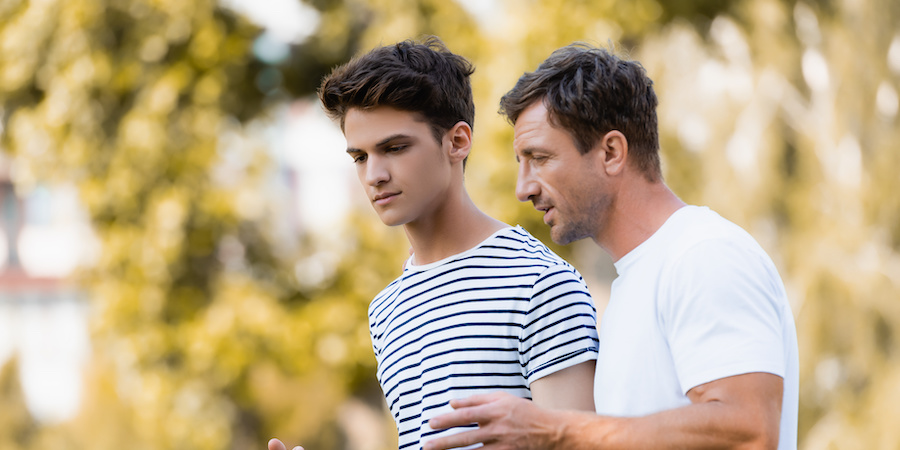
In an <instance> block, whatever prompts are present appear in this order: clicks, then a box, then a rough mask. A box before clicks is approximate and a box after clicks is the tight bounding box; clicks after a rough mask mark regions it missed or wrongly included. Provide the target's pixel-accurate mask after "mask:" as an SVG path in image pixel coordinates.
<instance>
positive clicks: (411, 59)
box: [319, 36, 475, 142]
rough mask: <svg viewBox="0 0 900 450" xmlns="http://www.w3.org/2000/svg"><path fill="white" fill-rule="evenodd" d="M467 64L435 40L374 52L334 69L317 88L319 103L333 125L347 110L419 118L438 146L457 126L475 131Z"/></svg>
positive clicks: (342, 123)
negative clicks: (389, 110)
mask: <svg viewBox="0 0 900 450" xmlns="http://www.w3.org/2000/svg"><path fill="white" fill-rule="evenodd" d="M474 71H475V68H474V67H473V66H472V64H471V63H469V61H467V60H466V59H465V58H463V57H462V56H459V55H456V54H453V53H451V52H450V50H448V49H447V47H446V46H445V45H444V43H443V42H441V40H440V39H438V38H437V37H434V36H429V37H427V38H426V39H425V40H424V41H422V42H421V43H417V42H414V41H411V40H406V41H403V42H400V43H398V44H395V45H389V46H384V47H378V48H375V49H373V50H372V51H370V52H368V53H365V54H363V55H361V56H357V57H355V58H353V59H352V60H350V62H348V63H346V64H344V65H342V66H339V67H337V68H335V69H334V70H333V71H332V72H331V74H330V75H328V76H327V77H325V79H324V80H323V81H322V85H321V86H320V87H319V99H320V100H321V101H322V105H324V107H325V111H326V112H327V113H328V115H329V116H330V117H331V118H332V119H334V120H340V124H341V129H342V130H343V129H344V119H345V118H346V116H347V111H348V110H349V109H350V108H361V109H371V108H375V107H378V106H390V107H393V108H396V109H399V110H401V111H409V112H412V113H418V114H421V115H422V117H423V119H424V120H425V121H426V122H427V123H428V125H429V126H430V127H431V132H432V134H434V137H435V139H436V140H437V141H438V142H440V141H441V138H442V137H443V135H444V133H446V132H447V130H449V129H450V128H452V127H453V126H454V125H456V124H457V123H458V122H459V121H465V122H466V123H467V124H469V126H470V127H472V128H474V126H475V102H474V101H473V100H472V85H471V83H470V82H469V76H470V75H472V73H473V72H474Z"/></svg>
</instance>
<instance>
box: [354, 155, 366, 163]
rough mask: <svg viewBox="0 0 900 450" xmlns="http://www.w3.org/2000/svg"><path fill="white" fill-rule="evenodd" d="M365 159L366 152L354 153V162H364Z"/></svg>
mask: <svg viewBox="0 0 900 450" xmlns="http://www.w3.org/2000/svg"><path fill="white" fill-rule="evenodd" d="M365 160H366V155H365V154H360V155H354V156H353V162H354V163H361V162H363V161H365Z"/></svg>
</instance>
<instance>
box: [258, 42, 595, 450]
mask: <svg viewBox="0 0 900 450" xmlns="http://www.w3.org/2000/svg"><path fill="white" fill-rule="evenodd" d="M472 72H473V68H472V66H471V64H470V63H469V62H468V61H466V60H465V59H464V58H462V57H461V56H459V55H455V54H453V53H451V52H450V51H449V50H447V48H446V47H445V46H444V45H443V44H442V43H441V42H440V40H438V39H437V38H429V39H427V40H425V41H424V42H421V43H416V42H412V41H405V42H401V43H399V44H396V45H391V46H385V47H379V48H376V49H374V50H372V51H370V52H369V53H366V54H364V55H362V56H360V57H357V58H355V59H353V60H352V61H350V62H349V63H347V64H345V65H343V66H340V67H338V68H336V69H335V70H334V71H333V72H332V73H331V74H330V75H329V76H328V77H326V78H325V80H324V81H323V83H322V86H321V88H320V90H319V97H320V99H321V101H322V103H323V105H324V107H325V110H326V111H327V112H328V114H329V115H330V116H331V117H333V118H334V119H335V120H338V121H339V122H340V125H341V129H342V130H343V132H344V136H345V137H346V140H347V154H348V155H349V156H350V157H351V158H352V159H353V163H354V164H355V165H356V170H357V175H358V176H359V181H360V183H361V184H362V186H363V189H364V190H365V192H366V195H367V196H368V198H369V200H370V201H371V203H372V206H373V208H374V209H375V212H376V213H377V214H378V216H379V218H380V219H381V220H382V221H383V222H384V223H385V224H386V225H389V226H403V228H404V230H405V231H406V235H407V237H408V239H409V243H410V245H411V247H412V251H413V253H412V256H411V257H410V258H409V260H408V261H407V262H406V265H405V267H404V270H403V274H402V275H401V276H400V277H399V278H397V279H396V280H394V281H393V282H392V283H390V284H389V285H388V286H387V287H386V288H384V290H382V291H381V293H379V294H378V295H377V296H376V297H375V299H374V300H373V301H372V303H371V305H370V306H369V330H370V333H371V337H372V347H373V349H374V351H375V357H376V360H377V363H378V370H377V375H378V380H379V382H380V383H381V386H382V389H383V390H384V395H385V398H386V400H387V404H388V406H389V408H390V411H391V413H392V414H393V416H394V419H395V421H396V423H397V430H398V433H399V448H400V449H421V448H422V445H423V444H424V443H425V442H427V441H428V440H430V439H434V438H437V437H441V436H447V435H451V434H454V433H457V432H459V431H464V430H465V429H474V428H476V427H477V425H474V424H461V425H460V426H458V427H456V428H453V429H448V430H433V429H432V428H430V427H429V426H428V421H429V419H431V418H432V417H434V416H436V415H438V414H441V413H444V412H449V411H451V408H450V406H449V402H450V400H452V399H459V398H463V397H467V396H469V395H471V394H475V393H487V392H492V391H498V390H499V391H502V392H506V393H508V394H510V395H512V396H515V397H521V398H526V399H532V400H533V401H534V402H535V403H536V404H539V405H541V406H543V407H546V408H553V409H575V410H586V411H593V408H594V405H593V398H592V384H593V377H594V366H595V363H594V361H595V359H596V357H597V337H596V329H595V326H596V323H595V311H594V307H593V303H592V301H591V298H590V296H589V294H588V291H587V288H586V287H585V285H584V282H583V280H582V278H581V276H580V275H579V274H578V272H577V271H576V270H575V269H574V268H573V267H572V266H571V265H569V264H568V263H566V262H565V261H564V260H562V259H560V258H559V257H558V256H557V255H555V254H554V253H552V252H551V251H550V250H549V249H548V248H547V247H545V246H544V245H543V244H541V243H540V242H539V241H538V240H536V239H535V238H534V237H532V236H531V235H530V234H528V232H527V231H525V230H524V229H522V228H521V227H511V226H509V225H507V224H505V223H503V222H500V221H498V220H496V219H493V218H491V217H490V216H488V215H487V214H485V213H483V212H482V211H480V210H479V209H478V208H477V207H476V206H475V204H474V203H473V202H472V200H471V199H470V198H469V196H468V194H467V192H466V189H465V186H464V183H463V178H464V177H463V173H464V166H465V162H466V158H467V157H468V155H469V151H470V150H471V147H472V126H473V124H474V115H475V107H474V103H473V100H472V89H471V85H470V82H469V76H470V75H471V74H472ZM280 448H283V446H282V444H281V443H280V442H278V441H277V440H274V439H273V441H272V442H271V443H270V449H280Z"/></svg>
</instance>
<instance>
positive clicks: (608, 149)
mask: <svg viewBox="0 0 900 450" xmlns="http://www.w3.org/2000/svg"><path fill="white" fill-rule="evenodd" d="M598 150H599V152H598V155H597V156H600V157H601V158H600V161H599V162H600V164H601V165H602V167H603V170H604V171H605V172H606V174H607V175H618V174H621V173H622V172H624V171H625V164H627V162H628V139H626V138H625V135H624V134H622V132H621V131H619V130H612V131H610V132H608V133H606V134H604V135H603V137H602V138H601V139H600V142H598V144H597V148H595V149H594V151H598Z"/></svg>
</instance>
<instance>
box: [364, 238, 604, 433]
mask: <svg viewBox="0 0 900 450" xmlns="http://www.w3.org/2000/svg"><path fill="white" fill-rule="evenodd" d="M369 330H370V332H371V335H372V346H373V349H374V350H375V358H376V359H377V361H378V381H379V382H380V383H381V387H382V389H383V390H384V394H385V399H386V400H387V404H388V407H389V408H390V410H391V413H392V414H393V416H394V419H395V420H396V422H397V431H398V434H399V444H398V447H399V448H400V449H401V450H407V449H410V450H414V449H420V448H421V447H422V444H423V443H424V442H426V441H427V440H430V439H434V438H437V437H439V436H446V435H449V434H453V433H458V432H460V431H466V429H470V428H476V427H477V425H474V424H473V425H471V426H469V427H458V428H451V429H448V430H441V431H436V430H432V429H431V428H430V427H429V426H428V420H429V419H431V418H432V417H435V416H437V415H440V414H443V413H446V412H450V411H452V410H453V409H452V408H451V407H450V405H449V401H450V400H451V399H454V398H465V397H468V396H470V395H474V394H485V393H488V392H494V391H504V392H508V393H510V394H513V395H516V396H519V397H524V398H531V390H530V386H531V383H533V382H534V381H535V380H537V379H540V378H541V377H544V376H546V375H549V374H551V373H554V372H557V371H560V370H563V369H566V368H568V367H571V366H574V365H576V364H579V363H582V362H586V361H593V360H594V359H596V357H597V322H596V311H595V310H594V304H593V301H592V300H591V297H590V295H589V294H588V291H587V287H586V286H585V284H584V281H583V280H582V278H581V275H580V274H579V273H578V272H577V271H576V270H575V268H574V267H572V266H571V265H570V264H569V263H567V262H566V261H564V260H563V259H561V258H560V257H559V256H557V255H555V254H554V253H553V252H551V251H550V250H549V249H548V248H547V247H546V246H544V245H543V244H541V243H540V242H539V241H538V240H537V239H535V238H534V237H532V236H531V235H530V234H528V232H527V231H525V230H524V229H522V228H521V227H514V228H513V227H511V228H505V229H503V230H500V231H498V232H497V233H495V234H494V235H493V236H491V237H490V238H488V239H486V240H485V241H484V242H482V243H481V244H479V245H478V246H476V247H475V248H472V249H470V250H468V251H466V252H463V253H460V254H457V255H454V256H451V257H449V258H446V259H444V260H441V261H438V262H434V263H431V264H425V265H418V266H417V265H413V264H411V263H408V264H407V265H406V268H405V270H404V271H403V274H402V275H401V276H400V277H399V278H397V279H396V280H394V281H393V282H392V283H391V284H390V285H388V286H387V287H386V288H384V290H383V291H381V293H380V294H378V296H376V297H375V299H374V300H372V303H371V304H370V306H369Z"/></svg>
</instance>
